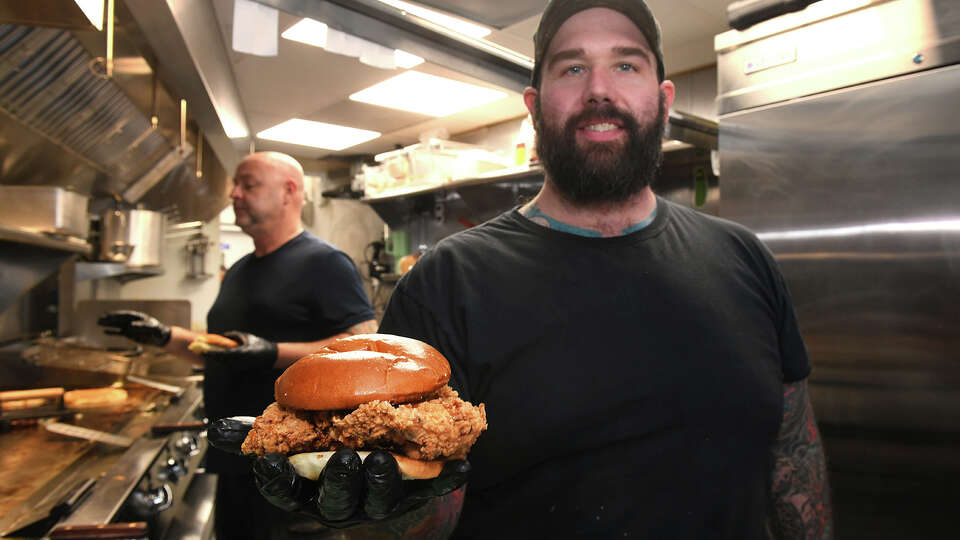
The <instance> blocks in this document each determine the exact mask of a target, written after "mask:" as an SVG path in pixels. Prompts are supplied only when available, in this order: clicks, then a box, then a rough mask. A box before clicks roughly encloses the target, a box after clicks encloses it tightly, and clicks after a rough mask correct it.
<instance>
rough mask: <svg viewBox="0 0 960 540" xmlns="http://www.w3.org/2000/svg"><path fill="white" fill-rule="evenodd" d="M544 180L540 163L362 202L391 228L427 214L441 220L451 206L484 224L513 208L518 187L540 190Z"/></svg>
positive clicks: (520, 188)
mask: <svg viewBox="0 0 960 540" xmlns="http://www.w3.org/2000/svg"><path fill="white" fill-rule="evenodd" d="M542 182H543V169H542V168H541V167H540V166H539V165H537V166H533V167H515V168H510V169H503V170H501V171H497V173H496V174H487V175H483V176H477V177H473V178H465V179H462V180H455V181H453V182H447V183H445V184H439V185H435V186H420V187H415V188H411V189H406V190H402V191H393V192H390V193H386V194H383V195H380V196H377V197H366V198H363V199H360V201H361V202H364V203H366V204H368V205H370V207H371V208H372V209H373V210H374V211H375V212H376V213H377V215H379V216H380V218H381V219H382V220H383V221H384V222H385V223H386V224H387V225H389V226H390V228H392V229H400V228H404V227H407V226H409V225H410V224H411V223H412V222H415V221H418V220H422V219H423V218H424V217H427V219H430V220H433V221H436V222H440V223H442V222H443V221H444V220H445V219H446V217H445V216H446V214H447V213H448V212H447V211H448V209H450V208H456V209H457V211H456V213H457V215H458V216H459V219H462V220H467V221H468V222H471V223H481V222H483V221H486V220H487V219H489V218H490V217H492V216H494V215H496V214H498V213H500V212H502V211H503V210H504V209H506V208H510V207H511V206H512V205H513V204H514V201H515V200H516V198H517V192H518V190H522V189H526V190H529V189H530V186H528V185H527V184H536V190H539V186H540V184H542ZM536 190H534V191H536Z"/></svg>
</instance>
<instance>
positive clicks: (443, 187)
mask: <svg viewBox="0 0 960 540" xmlns="http://www.w3.org/2000/svg"><path fill="white" fill-rule="evenodd" d="M542 175H543V168H542V167H540V166H539V165H534V166H532V167H526V166H524V167H511V168H508V169H502V170H499V171H495V172H492V173H489V174H485V175H481V176H476V177H473V178H464V179H462V180H454V181H452V182H447V183H445V184H437V185H434V186H414V187H410V188H400V189H396V190H391V191H390V192H387V193H386V194H383V195H377V196H375V197H364V198H362V199H360V200H361V201H363V202H366V203H376V202H381V201H389V200H396V199H402V198H406V197H417V196H420V195H428V194H431V193H439V192H444V191H451V190H454V191H455V190H457V189H460V188H463V187H469V186H481V185H486V184H498V183H500V182H510V181H513V180H522V179H526V178H531V177H534V176H542Z"/></svg>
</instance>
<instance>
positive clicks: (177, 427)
mask: <svg viewBox="0 0 960 540" xmlns="http://www.w3.org/2000/svg"><path fill="white" fill-rule="evenodd" d="M205 429H207V424H206V422H181V423H179V424H154V425H153V426H151V427H150V434H151V435H154V436H158V435H169V434H170V433H175V432H177V431H203V430H205Z"/></svg>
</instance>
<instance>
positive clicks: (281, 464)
mask: <svg viewBox="0 0 960 540" xmlns="http://www.w3.org/2000/svg"><path fill="white" fill-rule="evenodd" d="M252 426H253V419H252V418H250V417H245V416H235V417H232V418H222V419H220V420H217V421H215V422H213V423H212V424H211V425H210V427H209V428H208V429H207V439H208V440H209V442H210V444H212V445H213V446H214V447H216V448H219V449H221V450H224V451H226V452H230V453H234V454H239V453H240V444H241V443H242V442H243V439H244V438H245V437H246V433H247V431H249V430H250V428H251V427H252ZM252 459H253V458H252V457H251V460H252ZM253 473H254V477H255V479H256V483H257V488H258V489H259V490H260V493H261V494H262V495H263V496H264V498H266V499H267V500H268V501H269V502H270V503H271V504H273V505H274V506H277V507H279V508H282V509H283V510H286V511H288V512H298V513H302V514H306V515H308V516H310V517H312V518H313V519H316V520H317V521H319V522H320V523H323V524H324V525H326V526H328V527H333V528H345V527H353V526H357V525H365V524H370V523H375V522H376V521H379V520H383V519H388V518H391V517H395V516H399V515H402V514H405V513H407V512H410V511H412V510H414V509H416V508H418V507H420V506H422V505H424V504H426V503H427V502H428V501H429V500H430V499H432V498H434V497H439V496H442V495H446V494H448V493H450V492H452V491H454V490H456V489H458V488H460V487H461V486H463V485H464V484H465V483H466V482H467V477H468V476H469V474H470V464H469V462H467V461H466V460H454V461H448V462H447V463H446V464H445V465H444V467H443V471H442V472H441V473H440V475H439V476H437V477H436V478H433V479H430V480H402V479H401V476H400V471H399V469H398V468H397V461H396V460H395V459H394V458H393V456H391V455H390V454H389V453H388V452H383V451H377V452H372V453H370V455H368V456H367V458H366V459H365V460H362V461H361V459H360V456H359V455H358V454H357V453H356V452H355V451H353V450H351V449H349V448H341V449H340V450H337V451H336V452H335V453H334V455H333V456H332V457H331V458H330V461H329V462H328V463H327V466H326V468H325V469H324V470H323V473H322V474H321V475H320V478H319V479H318V480H317V481H314V480H310V479H307V478H303V477H302V476H299V475H298V474H297V472H296V470H294V468H293V465H292V464H291V463H290V461H288V460H287V458H286V456H283V455H281V454H267V455H265V456H263V457H261V458H257V459H256V460H255V461H253Z"/></svg>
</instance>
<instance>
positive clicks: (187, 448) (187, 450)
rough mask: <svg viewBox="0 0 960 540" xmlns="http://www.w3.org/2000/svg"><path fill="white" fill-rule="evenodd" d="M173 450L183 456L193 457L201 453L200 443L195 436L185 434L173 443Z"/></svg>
mask: <svg viewBox="0 0 960 540" xmlns="http://www.w3.org/2000/svg"><path fill="white" fill-rule="evenodd" d="M173 449H174V450H175V451H176V452H177V453H178V454H180V455H181V456H184V457H186V456H192V455H194V454H196V453H197V452H199V451H200V442H199V441H197V438H196V437H195V436H193V435H190V434H189V433H184V434H183V435H181V436H179V437H177V439H176V440H174V441H173Z"/></svg>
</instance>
